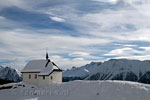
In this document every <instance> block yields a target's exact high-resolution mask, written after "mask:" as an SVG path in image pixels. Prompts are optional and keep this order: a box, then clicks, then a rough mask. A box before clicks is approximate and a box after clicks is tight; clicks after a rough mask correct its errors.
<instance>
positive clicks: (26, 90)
mask: <svg viewBox="0 0 150 100" xmlns="http://www.w3.org/2000/svg"><path fill="white" fill-rule="evenodd" d="M10 86H12V87H11V89H1V88H2V87H3V88H4V87H5V88H6V87H10ZM0 99H1V100H150V85H146V84H141V83H134V82H127V81H72V82H67V83H62V84H52V85H49V86H46V87H37V86H34V85H29V84H25V83H11V84H7V85H1V86H0Z"/></svg>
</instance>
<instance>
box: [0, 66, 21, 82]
mask: <svg viewBox="0 0 150 100" xmlns="http://www.w3.org/2000/svg"><path fill="white" fill-rule="evenodd" d="M0 79H3V80H9V81H14V82H19V81H21V80H22V77H21V73H20V72H19V71H18V70H16V69H13V68H10V67H3V66H0Z"/></svg>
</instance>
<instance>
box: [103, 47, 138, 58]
mask: <svg viewBox="0 0 150 100" xmlns="http://www.w3.org/2000/svg"><path fill="white" fill-rule="evenodd" d="M135 53H140V51H138V50H135V49H133V48H129V47H128V48H121V49H115V50H112V51H110V52H109V53H107V54H104V55H105V56H125V55H126V56H128V55H133V54H135Z"/></svg>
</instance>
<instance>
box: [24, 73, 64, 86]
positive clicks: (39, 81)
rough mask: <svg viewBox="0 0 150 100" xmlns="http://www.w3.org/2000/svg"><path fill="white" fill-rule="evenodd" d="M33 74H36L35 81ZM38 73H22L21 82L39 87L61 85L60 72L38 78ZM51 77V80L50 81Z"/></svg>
mask: <svg viewBox="0 0 150 100" xmlns="http://www.w3.org/2000/svg"><path fill="white" fill-rule="evenodd" d="M35 74H37V79H35ZM38 74H39V73H23V82H28V83H32V84H35V85H39V86H46V85H50V84H51V83H62V72H58V71H54V72H53V73H51V74H50V75H49V76H45V79H43V76H38ZM29 75H31V79H29ZM51 76H52V79H51Z"/></svg>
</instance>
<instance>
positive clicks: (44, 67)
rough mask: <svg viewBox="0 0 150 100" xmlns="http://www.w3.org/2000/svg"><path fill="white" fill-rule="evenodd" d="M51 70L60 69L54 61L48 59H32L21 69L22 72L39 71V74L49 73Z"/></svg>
mask: <svg viewBox="0 0 150 100" xmlns="http://www.w3.org/2000/svg"><path fill="white" fill-rule="evenodd" d="M53 70H60V69H59V68H58V67H57V65H56V64H55V63H54V62H51V61H50V60H32V61H30V62H29V63H27V65H26V66H25V68H24V69H23V70H22V73H24V72H39V75H49V74H50V73H51V72H52V71H53Z"/></svg>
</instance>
